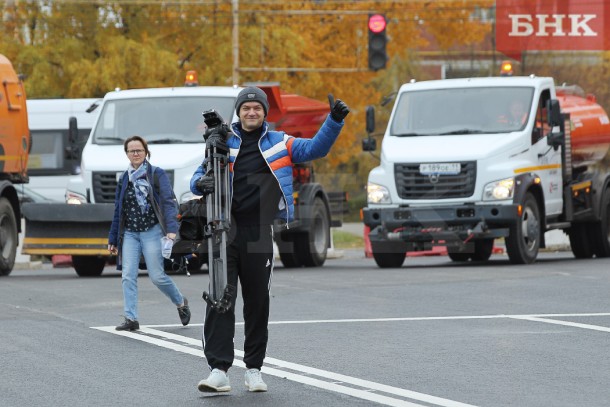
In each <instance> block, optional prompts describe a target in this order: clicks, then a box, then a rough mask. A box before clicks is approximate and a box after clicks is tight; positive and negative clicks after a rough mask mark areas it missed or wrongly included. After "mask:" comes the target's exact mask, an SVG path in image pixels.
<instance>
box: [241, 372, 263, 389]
mask: <svg viewBox="0 0 610 407" xmlns="http://www.w3.org/2000/svg"><path fill="white" fill-rule="evenodd" d="M246 387H247V388H248V390H250V391H267V385H266V384H265V382H264V381H263V375H261V371H260V370H258V369H248V370H246Z"/></svg>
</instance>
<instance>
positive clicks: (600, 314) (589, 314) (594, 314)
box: [146, 312, 610, 328]
mask: <svg viewBox="0 0 610 407" xmlns="http://www.w3.org/2000/svg"><path fill="white" fill-rule="evenodd" d="M607 316H610V312H587V313H574V314H515V315H511V314H492V315H455V316H445V317H399V318H354V319H313V320H301V321H269V325H290V324H295V325H298V324H335V323H354V322H401V321H443V320H460V319H466V320H467V319H496V318H513V319H526V318H559V317H607ZM243 324H244V323H243V322H236V323H235V325H243ZM146 326H147V327H149V328H175V327H182V325H181V324H165V325H146ZM189 326H191V327H192V326H203V324H189Z"/></svg>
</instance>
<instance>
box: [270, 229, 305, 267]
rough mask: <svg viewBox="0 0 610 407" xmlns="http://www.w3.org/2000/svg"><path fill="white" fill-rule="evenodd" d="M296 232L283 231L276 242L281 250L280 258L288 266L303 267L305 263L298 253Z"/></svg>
mask: <svg viewBox="0 0 610 407" xmlns="http://www.w3.org/2000/svg"><path fill="white" fill-rule="evenodd" d="M294 237H295V235H294V234H288V233H281V234H280V235H279V239H276V241H275V244H276V245H277V248H278V250H279V252H280V260H281V261H282V264H283V265H284V267H286V268H293V267H301V266H302V265H303V264H302V263H301V261H300V260H299V257H298V256H297V253H296V250H297V249H296V245H297V243H296V242H295V240H296V239H294Z"/></svg>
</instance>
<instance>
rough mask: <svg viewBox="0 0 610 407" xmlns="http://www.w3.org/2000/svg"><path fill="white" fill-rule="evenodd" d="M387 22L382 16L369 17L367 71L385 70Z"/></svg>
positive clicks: (372, 15) (373, 15)
mask: <svg viewBox="0 0 610 407" xmlns="http://www.w3.org/2000/svg"><path fill="white" fill-rule="evenodd" d="M386 25H387V20H386V19H385V16H384V15H383V14H371V15H369V21H368V29H369V30H368V31H369V69H370V70H373V71H378V70H380V69H383V68H385V65H386V62H387V60H388V55H387V53H386V43H387V42H388V39H387V37H386V31H385V29H386Z"/></svg>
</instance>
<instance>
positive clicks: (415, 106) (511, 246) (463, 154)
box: [363, 76, 610, 267]
mask: <svg viewBox="0 0 610 407" xmlns="http://www.w3.org/2000/svg"><path fill="white" fill-rule="evenodd" d="M514 102H520V103H521V104H522V105H523V106H524V107H525V113H523V114H522V115H520V116H519V117H517V120H514V118H513V117H511V116H512V115H511V113H510V109H511V105H512V104H513V103H514ZM370 112H371V113H370V114H367V130H368V131H369V132H372V131H373V130H374V110H372V108H371V110H370ZM367 113H368V112H367ZM609 147H610V121H609V120H608V116H607V114H606V113H605V112H604V110H603V109H602V108H601V107H600V106H599V105H598V104H597V103H595V99H594V97H593V96H591V95H584V94H583V93H581V92H579V91H578V90H577V89H575V88H566V87H555V85H554V81H553V79H552V78H545V77H536V76H529V77H490V78H469V79H449V80H435V81H424V82H415V81H412V82H411V83H407V84H404V85H403V86H402V87H401V88H400V90H399V92H398V94H397V99H396V102H395V105H394V107H393V110H392V114H391V116H390V119H389V124H388V126H387V129H386V131H385V134H384V137H383V141H382V146H381V163H380V165H379V166H378V167H376V168H374V169H373V170H372V171H371V172H370V174H369V178H368V184H367V194H368V199H367V207H366V208H364V209H363V221H364V224H365V225H366V226H367V227H368V229H369V230H370V233H369V235H368V238H369V240H370V247H371V250H372V255H373V257H374V259H375V262H376V263H377V265H378V266H379V267H400V266H401V265H402V264H403V262H404V260H405V254H406V253H408V252H415V251H424V250H431V249H432V248H433V247H434V246H446V249H447V253H448V255H449V257H450V258H451V259H452V260H453V261H458V262H463V261H468V260H473V261H485V260H488V259H489V258H490V256H491V254H492V250H493V245H494V239H497V238H504V240H505V244H506V251H507V254H508V257H509V259H510V261H511V262H512V263H514V264H527V263H532V262H534V261H535V260H536V257H537V255H538V252H539V249H540V248H543V247H545V232H547V231H549V230H554V229H560V230H563V231H564V232H565V233H567V234H568V236H569V238H570V243H571V246H572V251H573V253H574V255H575V256H576V257H579V258H586V257H593V256H596V257H608V256H610V173H609V172H608V170H607V169H606V168H603V166H600V165H599V163H600V161H601V160H602V159H603V158H604V157H605V156H606V154H607V152H608V149H609ZM363 148H364V150H365V151H372V150H374V149H375V140H374V139H372V138H371V137H370V134H369V138H368V140H365V141H364V142H363Z"/></svg>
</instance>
